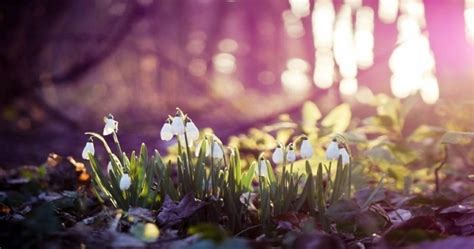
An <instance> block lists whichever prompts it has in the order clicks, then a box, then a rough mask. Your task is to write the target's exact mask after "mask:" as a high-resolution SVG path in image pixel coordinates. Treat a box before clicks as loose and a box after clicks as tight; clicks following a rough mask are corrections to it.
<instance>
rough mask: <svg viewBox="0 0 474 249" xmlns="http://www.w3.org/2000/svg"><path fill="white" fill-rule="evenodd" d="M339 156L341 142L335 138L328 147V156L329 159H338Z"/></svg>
mask: <svg viewBox="0 0 474 249" xmlns="http://www.w3.org/2000/svg"><path fill="white" fill-rule="evenodd" d="M338 157H339V144H338V143H337V141H336V140H335V139H333V140H332V141H331V142H330V143H329V145H328V147H327V148H326V158H327V159H328V160H337V158H338Z"/></svg>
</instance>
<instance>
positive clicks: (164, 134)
mask: <svg viewBox="0 0 474 249" xmlns="http://www.w3.org/2000/svg"><path fill="white" fill-rule="evenodd" d="M160 137H161V140H163V141H170V140H171V139H173V128H172V127H171V121H170V120H167V121H166V122H165V123H164V124H163V127H161V131H160Z"/></svg>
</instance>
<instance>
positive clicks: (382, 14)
mask: <svg viewBox="0 0 474 249" xmlns="http://www.w3.org/2000/svg"><path fill="white" fill-rule="evenodd" d="M397 15H398V0H379V8H378V16H379V18H380V20H381V21H382V22H384V23H393V22H395V20H397Z"/></svg>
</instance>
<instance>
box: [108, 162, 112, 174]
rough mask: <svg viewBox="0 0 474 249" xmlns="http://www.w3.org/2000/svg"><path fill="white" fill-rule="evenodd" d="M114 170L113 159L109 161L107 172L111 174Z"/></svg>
mask: <svg viewBox="0 0 474 249" xmlns="http://www.w3.org/2000/svg"><path fill="white" fill-rule="evenodd" d="M112 170H113V166H112V161H109V163H107V174H110V172H111V171H112Z"/></svg>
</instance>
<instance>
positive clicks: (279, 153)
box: [272, 145, 284, 164]
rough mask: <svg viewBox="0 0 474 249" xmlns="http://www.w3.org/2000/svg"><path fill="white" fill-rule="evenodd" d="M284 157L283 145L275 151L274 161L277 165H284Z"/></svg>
mask: <svg viewBox="0 0 474 249" xmlns="http://www.w3.org/2000/svg"><path fill="white" fill-rule="evenodd" d="M283 156H284V155H283V149H282V148H281V145H278V146H277V147H276V148H275V151H273V154H272V160H273V162H274V163H275V164H280V163H283V159H284V158H283Z"/></svg>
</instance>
